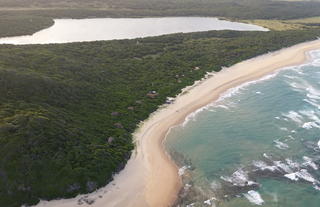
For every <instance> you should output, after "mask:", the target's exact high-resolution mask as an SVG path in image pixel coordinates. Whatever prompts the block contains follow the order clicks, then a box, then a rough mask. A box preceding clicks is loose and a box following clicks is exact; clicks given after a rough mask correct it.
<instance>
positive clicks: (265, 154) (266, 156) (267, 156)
mask: <svg viewBox="0 0 320 207" xmlns="http://www.w3.org/2000/svg"><path fill="white" fill-rule="evenodd" d="M263 157H265V158H267V159H269V160H271V157H270V156H269V155H267V153H263Z"/></svg>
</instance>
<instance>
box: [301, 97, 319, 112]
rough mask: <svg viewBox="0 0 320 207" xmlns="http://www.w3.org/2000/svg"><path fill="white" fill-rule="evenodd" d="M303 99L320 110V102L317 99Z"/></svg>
mask: <svg viewBox="0 0 320 207" xmlns="http://www.w3.org/2000/svg"><path fill="white" fill-rule="evenodd" d="M303 100H304V101H305V102H307V103H309V104H310V105H312V106H314V107H316V108H317V109H319V110H320V104H317V103H316V102H315V100H313V99H303Z"/></svg>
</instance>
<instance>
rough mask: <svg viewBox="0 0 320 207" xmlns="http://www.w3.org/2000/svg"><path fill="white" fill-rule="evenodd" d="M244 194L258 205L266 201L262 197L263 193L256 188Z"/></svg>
mask: <svg viewBox="0 0 320 207" xmlns="http://www.w3.org/2000/svg"><path fill="white" fill-rule="evenodd" d="M244 196H245V197H246V198H247V199H248V200H249V201H250V202H251V203H254V204H256V205H262V204H263V203H264V200H263V199H262V198H261V195H260V194H259V193H258V192H257V191H254V190H250V191H248V193H245V194H244Z"/></svg>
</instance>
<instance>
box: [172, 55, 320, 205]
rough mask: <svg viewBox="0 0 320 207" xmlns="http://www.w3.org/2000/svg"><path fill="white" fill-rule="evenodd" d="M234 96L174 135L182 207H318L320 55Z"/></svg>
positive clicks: (194, 117) (192, 119)
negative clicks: (181, 176) (183, 176)
mask: <svg viewBox="0 0 320 207" xmlns="http://www.w3.org/2000/svg"><path fill="white" fill-rule="evenodd" d="M312 56H313V61H312V63H308V64H305V65H301V66H294V67H290V68H286V70H281V71H280V72H278V73H277V74H276V75H273V76H268V77H267V78H265V79H264V80H260V81H255V82H251V84H246V85H245V86H243V87H239V88H236V89H232V90H230V91H229V92H228V93H226V94H225V95H224V96H223V98H220V100H218V101H217V102H215V103H213V104H212V105H210V106H207V107H206V108H204V109H203V110H202V111H201V112H199V113H197V114H193V115H191V116H189V121H188V122H186V123H185V124H184V126H179V127H177V128H174V129H172V131H171V133H169V135H168V139H167V147H168V149H169V151H170V152H171V153H172V155H173V158H174V159H176V160H177V161H178V162H179V163H180V164H181V166H184V167H183V168H181V169H180V174H183V173H185V178H184V181H185V188H184V189H185V194H184V198H183V199H182V204H183V205H182V206H188V205H189V206H220V207H221V206H223V207H248V206H257V205H262V206H266V207H277V206H281V207H302V206H308V207H319V206H320V170H319V168H320V51H314V52H312Z"/></svg>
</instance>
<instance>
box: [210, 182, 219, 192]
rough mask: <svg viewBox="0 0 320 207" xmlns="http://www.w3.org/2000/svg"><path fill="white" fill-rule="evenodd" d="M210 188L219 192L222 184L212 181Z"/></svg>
mask: <svg viewBox="0 0 320 207" xmlns="http://www.w3.org/2000/svg"><path fill="white" fill-rule="evenodd" d="M210 187H211V189H213V190H218V189H220V188H221V183H219V182H218V181H212V182H211V184H210Z"/></svg>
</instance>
